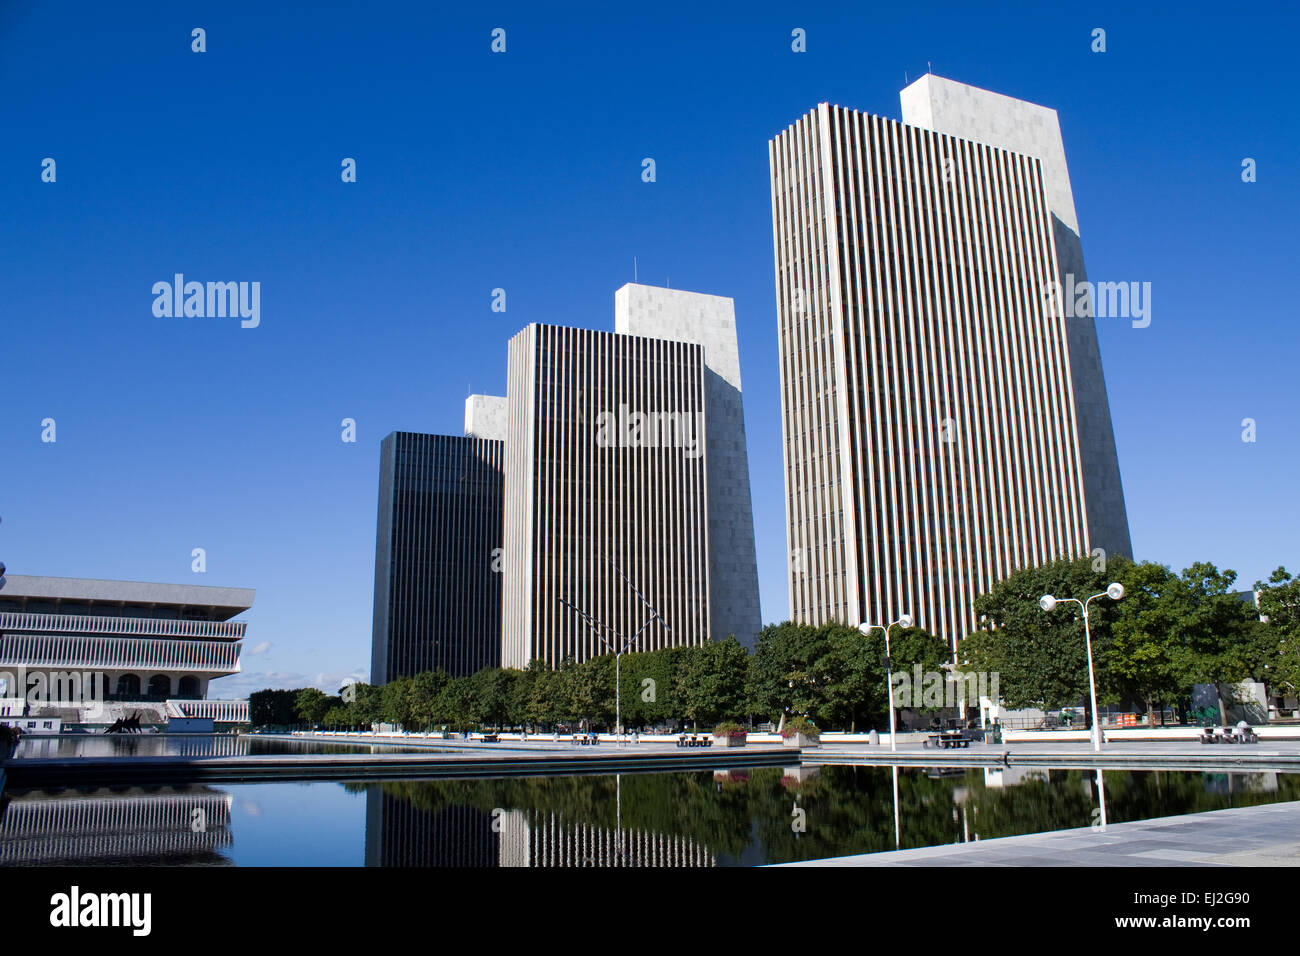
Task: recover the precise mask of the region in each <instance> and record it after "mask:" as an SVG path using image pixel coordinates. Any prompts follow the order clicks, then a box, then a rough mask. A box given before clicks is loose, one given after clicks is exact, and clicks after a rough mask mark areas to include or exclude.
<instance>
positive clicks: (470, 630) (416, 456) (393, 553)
mask: <svg viewBox="0 0 1300 956" xmlns="http://www.w3.org/2000/svg"><path fill="white" fill-rule="evenodd" d="M475 397H477V396H472V397H471V401H472V400H473V398H475ZM470 418H471V409H470V403H469V402H467V403H466V424H467V427H468V425H469V424H470ZM502 457H503V443H502V442H501V441H500V440H494V439H491V438H479V437H473V436H470V437H453V436H449V435H420V434H415V433H412V432H393V433H392V434H390V435H389V436H388V437H387V438H385V439H384V440H383V443H382V445H381V446H380V465H379V522H378V533H377V535H376V543H375V616H374V631H373V634H372V643H371V663H370V679H371V681H372V682H374V683H376V684H383V683H387V682H388V681H390V680H394V679H395V678H398V677H409V676H411V675H413V674H418V673H420V672H421V671H427V670H434V669H436V668H441V669H442V670H445V671H447V672H448V673H449V674H452V675H453V676H465V675H468V674H472V673H474V672H475V671H477V670H480V669H481V668H484V667H488V666H492V667H496V666H498V665H500V663H501V574H500V566H501V565H500V562H501V550H500V549H501V515H502V486H501V480H502Z"/></svg>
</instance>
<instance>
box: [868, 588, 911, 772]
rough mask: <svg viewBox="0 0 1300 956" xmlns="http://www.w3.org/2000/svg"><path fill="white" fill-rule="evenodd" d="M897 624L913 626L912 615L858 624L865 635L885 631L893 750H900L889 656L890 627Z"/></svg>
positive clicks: (891, 745) (907, 626) (891, 746)
mask: <svg viewBox="0 0 1300 956" xmlns="http://www.w3.org/2000/svg"><path fill="white" fill-rule="evenodd" d="M895 626H898V627H901V628H903V629H904V630H906V629H907V628H909V627H911V626H912V615H910V614H904V615H903V616H902V617H900V618H899V619H898V620H897V621H891V622H890V623H889V624H868V623H867V622H866V621H863V622H862V623H861V624H859V625H858V631H859V632H861V634H862V636H863V637H867V636H869V635H870V634H871V632H872V631H874V630H875V629H876V628H880V629H881V630H882V631H884V632H885V682H886V685H887V689H888V691H889V749H890V750H893V751H897V750H898V734H896V733H894V669H893V663H892V661H891V660H890V657H889V629H890V628H891V627H895Z"/></svg>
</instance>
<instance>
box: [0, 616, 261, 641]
mask: <svg viewBox="0 0 1300 956" xmlns="http://www.w3.org/2000/svg"><path fill="white" fill-rule="evenodd" d="M247 626H248V622H247V621H184V620H176V619H170V618H152V617H94V616H91V615H88V614H39V613H37V612H35V611H0V632H8V631H47V632H49V631H52V632H55V633H59V634H103V635H114V634H122V635H140V636H144V637H228V638H232V639H235V640H238V639H241V638H243V636H244V629H245V628H246V627H247Z"/></svg>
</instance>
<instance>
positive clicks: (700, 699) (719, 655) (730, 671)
mask: <svg viewBox="0 0 1300 956" xmlns="http://www.w3.org/2000/svg"><path fill="white" fill-rule="evenodd" d="M748 671H749V654H748V653H747V652H746V650H745V649H744V648H743V647H741V646H740V642H738V641H737V640H736V639H735V638H734V637H729V638H727V639H726V640H725V641H719V642H716V643H715V642H712V641H710V642H709V643H706V644H704V645H702V646H700V647H692V648H689V649H688V652H687V653H686V654H684V655H683V656H682V659H681V667H680V669H679V672H678V673H677V674H676V676H675V685H676V686H675V688H674V693H675V694H676V695H677V696H679V697H680V698H681V700H682V703H683V708H682V713H683V715H684V716H685V717H686V718H687V719H688V720H691V721H692V722H694V723H696V724H697V725H698V724H699V723H700V722H704V723H710V724H712V723H717V722H718V721H720V720H738V719H741V718H743V717H745V716H746V711H747V709H748V708H747V702H746V694H745V683H746V678H747V676H748Z"/></svg>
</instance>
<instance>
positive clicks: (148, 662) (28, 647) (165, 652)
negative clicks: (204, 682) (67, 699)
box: [0, 633, 243, 674]
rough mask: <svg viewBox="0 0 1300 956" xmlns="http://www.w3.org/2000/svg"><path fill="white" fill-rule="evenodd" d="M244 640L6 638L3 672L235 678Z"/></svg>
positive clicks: (0, 649) (1, 640)
mask: <svg viewBox="0 0 1300 956" xmlns="http://www.w3.org/2000/svg"><path fill="white" fill-rule="evenodd" d="M242 646H243V642H242V641H193V640H189V641H186V640H180V641H167V640H152V639H149V638H138V637H57V636H52V635H47V634H11V633H6V634H5V635H4V636H3V637H0V670H2V669H6V668H8V669H13V668H18V667H28V668H31V667H49V668H55V669H85V668H100V669H104V670H174V671H192V672H194V673H211V674H234V673H237V672H238V671H239V651H240V648H241V647H242Z"/></svg>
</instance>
